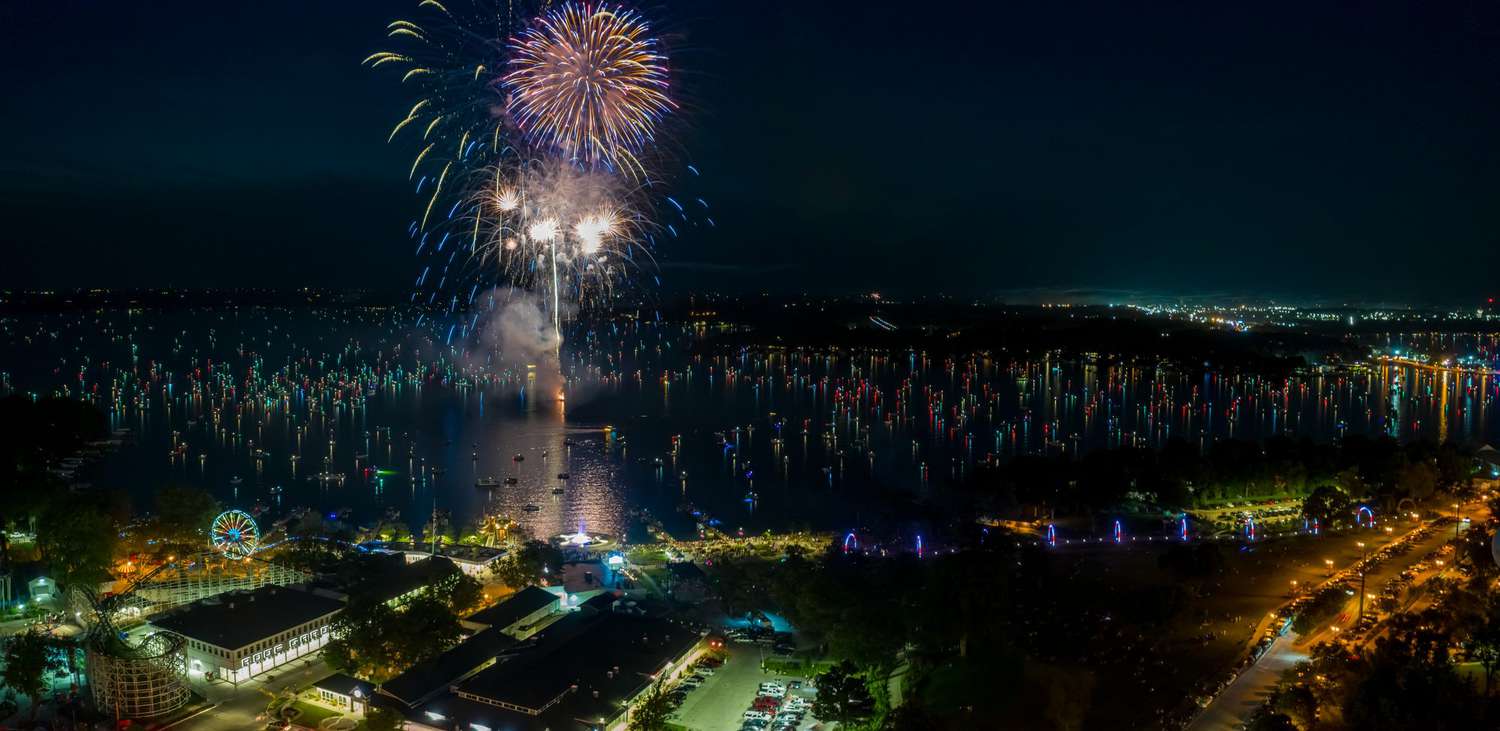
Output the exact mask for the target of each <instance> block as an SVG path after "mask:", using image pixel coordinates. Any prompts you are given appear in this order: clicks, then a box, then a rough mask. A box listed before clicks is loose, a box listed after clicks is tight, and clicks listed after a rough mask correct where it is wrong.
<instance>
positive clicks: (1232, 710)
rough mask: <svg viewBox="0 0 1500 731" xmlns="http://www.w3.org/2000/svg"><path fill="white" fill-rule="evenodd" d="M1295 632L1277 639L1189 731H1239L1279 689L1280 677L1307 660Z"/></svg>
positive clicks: (1225, 690) (1204, 712)
mask: <svg viewBox="0 0 1500 731" xmlns="http://www.w3.org/2000/svg"><path fill="white" fill-rule="evenodd" d="M1298 639H1299V638H1298V637H1297V633H1296V632H1290V631H1289V632H1287V633H1286V634H1285V635H1282V636H1281V637H1279V638H1277V639H1276V642H1275V643H1273V644H1272V645H1271V649H1269V650H1266V654H1264V655H1262V656H1261V658H1260V661H1259V662H1257V663H1255V664H1254V665H1251V666H1250V668H1249V669H1247V670H1246V671H1245V672H1243V673H1240V676H1239V677H1238V678H1236V679H1235V681H1234V682H1233V683H1230V684H1229V687H1228V688H1225V689H1224V692H1223V693H1220V694H1219V696H1218V697H1217V698H1215V699H1214V702H1213V703H1210V704H1209V706H1208V708H1206V709H1204V711H1203V714H1202V715H1200V716H1198V719H1197V720H1195V721H1194V722H1193V723H1192V725H1190V726H1188V729H1189V731H1209V730H1210V729H1236V728H1239V727H1240V724H1243V723H1244V722H1245V720H1246V719H1247V718H1249V717H1250V714H1251V713H1253V712H1254V711H1255V709H1257V708H1259V707H1260V706H1261V704H1263V703H1265V702H1266V697H1267V696H1269V695H1270V693H1271V690H1272V689H1273V688H1275V687H1276V682H1277V681H1278V680H1280V679H1281V674H1282V673H1284V672H1286V671H1287V670H1288V669H1290V668H1291V667H1293V666H1295V665H1296V664H1297V663H1299V662H1302V661H1303V660H1305V659H1307V655H1306V654H1305V653H1304V652H1303V651H1302V649H1301V647H1300V646H1299V643H1298V642H1297V640H1298Z"/></svg>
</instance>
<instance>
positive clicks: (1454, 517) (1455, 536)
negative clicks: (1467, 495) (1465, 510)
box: [1453, 503, 1459, 538]
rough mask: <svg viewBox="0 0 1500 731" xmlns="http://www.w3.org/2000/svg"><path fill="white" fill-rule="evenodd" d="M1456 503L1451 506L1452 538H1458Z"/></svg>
mask: <svg viewBox="0 0 1500 731" xmlns="http://www.w3.org/2000/svg"><path fill="white" fill-rule="evenodd" d="M1458 525H1459V522H1458V503H1454V504H1453V537H1454V538H1458Z"/></svg>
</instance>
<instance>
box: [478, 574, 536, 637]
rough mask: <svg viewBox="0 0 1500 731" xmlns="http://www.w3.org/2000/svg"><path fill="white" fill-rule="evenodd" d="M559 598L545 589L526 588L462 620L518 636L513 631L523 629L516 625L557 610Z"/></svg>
mask: <svg viewBox="0 0 1500 731" xmlns="http://www.w3.org/2000/svg"><path fill="white" fill-rule="evenodd" d="M558 600H559V597H558V596H557V595H556V594H553V593H552V592H550V591H547V590H546V589H543V588H541V587H536V586H528V587H526V588H525V589H522V590H520V591H518V592H516V593H515V594H512V595H510V596H509V597H507V598H506V599H505V601H503V602H500V603H499V604H496V605H494V606H492V607H485V608H484V609H481V610H479V611H477V612H475V613H473V614H471V615H469V616H468V617H466V618H465V619H464V621H465V622H467V623H469V624H474V625H483V626H485V627H493V628H495V629H497V630H500V631H502V632H506V633H507V634H514V635H520V634H524V633H520V632H516V631H514V630H515V629H524V627H518V626H517V625H524V624H526V623H527V622H528V621H531V620H533V619H535V618H537V617H538V616H539V615H540V616H545V615H546V614H549V613H551V612H552V611H553V610H555V609H557V606H558Z"/></svg>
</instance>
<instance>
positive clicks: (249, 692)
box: [172, 655, 331, 731]
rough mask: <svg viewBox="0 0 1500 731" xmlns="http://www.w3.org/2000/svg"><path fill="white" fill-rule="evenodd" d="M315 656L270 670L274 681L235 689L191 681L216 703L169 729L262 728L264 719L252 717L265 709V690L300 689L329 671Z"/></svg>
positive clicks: (217, 684) (215, 730) (223, 684)
mask: <svg viewBox="0 0 1500 731" xmlns="http://www.w3.org/2000/svg"><path fill="white" fill-rule="evenodd" d="M316 657H317V656H316V655H314V656H313V659H312V660H310V661H305V662H302V661H299V662H298V663H294V666H293V667H291V668H288V667H286V666H283V667H280V668H277V669H276V670H273V671H272V672H271V673H270V675H271V676H273V677H275V678H276V680H274V681H272V682H270V683H265V682H261V681H255V682H253V683H251V684H248V685H241V686H240V687H239V688H234V687H233V686H230V685H228V684H225V683H214V684H212V685H204V684H203V683H194V684H193V690H194V691H195V692H198V693H201V694H203V695H204V696H205V697H206V698H208V700H209V702H210V703H217V704H218V705H217V706H215V707H214V708H213V710H210V711H208V712H207V713H203V714H201V715H198V716H195V717H193V718H191V719H188V720H187V721H184V722H182V723H180V724H178V725H176V726H173V727H172V731H219V729H259V728H265V723H266V722H265V720H264V719H257V718H256V717H257V716H259V715H260V714H262V713H264V712H265V710H266V704H267V703H268V702H270V700H271V696H270V695H268V693H275V692H279V691H281V690H285V689H288V688H300V687H303V686H305V685H307V684H309V683H311V682H313V681H314V680H319V679H321V678H322V677H323V676H325V675H327V674H328V673H329V672H331V671H330V670H329V669H328V666H327V665H324V664H323V662H322V661H321V660H317V659H316ZM264 677H265V676H262V678H264Z"/></svg>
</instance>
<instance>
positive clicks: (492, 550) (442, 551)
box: [367, 541, 506, 563]
mask: <svg viewBox="0 0 1500 731" xmlns="http://www.w3.org/2000/svg"><path fill="white" fill-rule="evenodd" d="M367 545H369V546H370V547H371V548H373V549H374V550H377V551H397V552H401V553H408V554H410V553H429V552H430V551H431V550H432V544H430V543H416V544H414V543H411V542H409V541H389V542H374V543H370V544H367ZM505 553H506V551H505V549H504V548H497V547H495V546H476V545H473V544H471V543H445V544H443V545H440V546H438V549H437V555H439V556H446V557H448V558H451V559H454V560H458V561H466V562H468V563H489V562H491V561H494V560H495V559H498V558H500V557H501V556H504V555H505Z"/></svg>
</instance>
